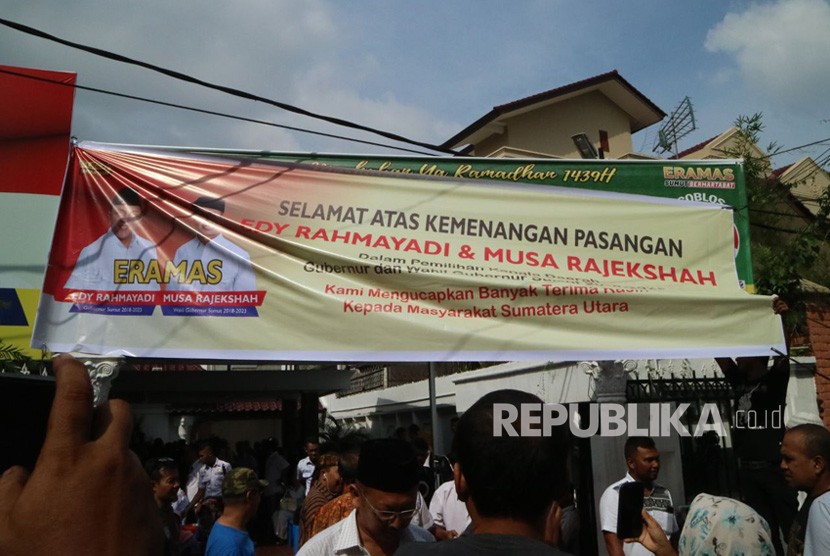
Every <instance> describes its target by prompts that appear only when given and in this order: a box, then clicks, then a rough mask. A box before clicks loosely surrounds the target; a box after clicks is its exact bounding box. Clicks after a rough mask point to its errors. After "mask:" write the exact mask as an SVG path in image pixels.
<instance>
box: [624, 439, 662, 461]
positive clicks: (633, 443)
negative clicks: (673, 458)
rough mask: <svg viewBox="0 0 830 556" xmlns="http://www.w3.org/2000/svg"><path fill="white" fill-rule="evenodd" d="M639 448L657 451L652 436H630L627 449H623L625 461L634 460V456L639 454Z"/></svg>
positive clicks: (627, 440) (626, 442)
mask: <svg viewBox="0 0 830 556" xmlns="http://www.w3.org/2000/svg"><path fill="white" fill-rule="evenodd" d="M637 448H642V449H644V450H656V449H657V446H656V445H655V444H654V439H653V438H651V437H650V436H629V437H628V439H626V441H625V448H623V454H624V455H625V459H626V460H628V459H629V458H633V457H634V454H636V453H637Z"/></svg>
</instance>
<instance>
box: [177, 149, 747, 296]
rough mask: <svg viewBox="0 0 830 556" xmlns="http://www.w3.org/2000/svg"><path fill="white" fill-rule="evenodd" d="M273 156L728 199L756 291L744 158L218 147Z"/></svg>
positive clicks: (742, 275)
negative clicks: (369, 152)
mask: <svg viewBox="0 0 830 556" xmlns="http://www.w3.org/2000/svg"><path fill="white" fill-rule="evenodd" d="M181 151H182V152H199V153H203V154H211V153H212V154H216V153H220V152H223V153H224V154H237V155H240V156H254V157H257V158H266V159H268V160H282V161H287V162H302V163H306V164H314V165H322V166H332V167H338V168H350V169H354V170H370V171H380V172H388V173H393V174H407V175H421V176H431V177H452V178H461V179H472V180H482V179H484V180H496V181H504V182H508V183H532V184H537V185H555V186H559V187H566V188H569V189H570V188H573V189H585V190H589V191H607V192H614V193H634V194H637V195H648V196H650V197H664V198H668V199H680V200H686V201H694V202H699V203H712V204H719V205H728V206H730V207H732V209H733V217H734V224H735V238H734V239H735V264H736V265H737V269H738V278H739V280H740V281H741V285H742V287H744V288H745V289H746V290H747V291H749V292H754V291H755V287H754V282H753V277H752V259H751V255H750V249H749V210H748V209H747V199H746V186H745V180H744V171H743V164H742V162H741V161H739V160H706V161H700V160H660V161H657V160H562V159H555V158H533V159H527V158H475V157H473V158H470V157H457V156H453V157H423V156H420V157H418V156H380V155H345V154H327V153H326V154H324V153H279V152H251V151H217V150H213V151H211V150H204V149H203V150H198V151H193V150H191V149H187V148H183V149H181Z"/></svg>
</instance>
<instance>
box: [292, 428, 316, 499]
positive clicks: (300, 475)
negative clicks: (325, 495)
mask: <svg viewBox="0 0 830 556" xmlns="http://www.w3.org/2000/svg"><path fill="white" fill-rule="evenodd" d="M304 448H305V454H306V457H304V458H303V459H301V460H300V461H299V462H297V482H298V483H300V484H303V485H305V493H306V494H308V491H309V489H310V488H311V477H312V476H313V475H314V467H315V466H316V465H317V460H319V459H320V444H318V443H317V440H316V439H314V438H307V439H306V441H305V446H304Z"/></svg>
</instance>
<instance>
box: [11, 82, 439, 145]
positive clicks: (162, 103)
mask: <svg viewBox="0 0 830 556" xmlns="http://www.w3.org/2000/svg"><path fill="white" fill-rule="evenodd" d="M0 73H5V74H8V75H14V76H16V77H23V78H26V79H32V80H35V81H42V82H44V83H51V84H53V85H60V86H62V87H72V88H73V89H81V90H83V91H91V92H93V93H101V94H104V95H111V96H114V97H120V98H126V99H130V100H138V101H141V102H147V103H150V104H158V105H160V106H168V107H170V108H178V109H180V110H187V111H190V112H197V113H200V114H208V115H210V116H219V117H221V118H229V119H232V120H239V121H242V122H250V123H254V124H260V125H267V126H271V127H278V128H281V129H287V130H290V131H297V132H300V133H308V134H311V135H319V136H322V137H330V138H332V139H341V140H343V141H352V142H354V143H361V144H364V145H372V146H375V147H384V148H387V149H395V150H399V151H404V152H409V153H415V154H423V155H427V156H434V155H433V154H432V153H428V152H424V151H417V150H414V149H407V148H405V147H398V146H393V145H386V144H384V143H376V142H374V141H365V140H363V139H355V138H353V137H346V136H343V135H335V134H333V133H324V132H322V131H314V130H311V129H304V128H301V127H293V126H290V125H284V124H276V123H274V122H268V121H265V120H257V119H254V118H246V117H245V116H236V115H234V114H227V113H225V112H216V111H213V110H206V109H203V108H195V107H192V106H185V105H183V104H175V103H172V102H165V101H163V100H155V99H151V98H145V97H139V96H135V95H128V94H126V93H118V92H115V91H108V90H106V89H98V88H95V87H85V86H83V85H78V84H76V83H64V82H62V81H56V80H53V79H48V78H46V77H39V76H36V75H27V74H25V73H19V72H16V71H11V70H5V69H0Z"/></svg>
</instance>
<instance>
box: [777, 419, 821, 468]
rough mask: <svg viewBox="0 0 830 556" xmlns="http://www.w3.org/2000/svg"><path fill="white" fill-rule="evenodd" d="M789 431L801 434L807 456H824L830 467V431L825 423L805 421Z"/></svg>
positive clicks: (788, 430)
mask: <svg viewBox="0 0 830 556" xmlns="http://www.w3.org/2000/svg"><path fill="white" fill-rule="evenodd" d="M787 432H788V433H790V432H797V433H799V434H801V438H802V439H803V441H804V453H805V454H806V455H807V457H808V458H814V457H816V456H820V457H822V458H824V461H826V462H827V465H828V466H829V467H830V431H828V430H827V428H826V427H824V425H816V424H814V423H803V424H801V425H796V426H794V427H792V428H790V429H787Z"/></svg>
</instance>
